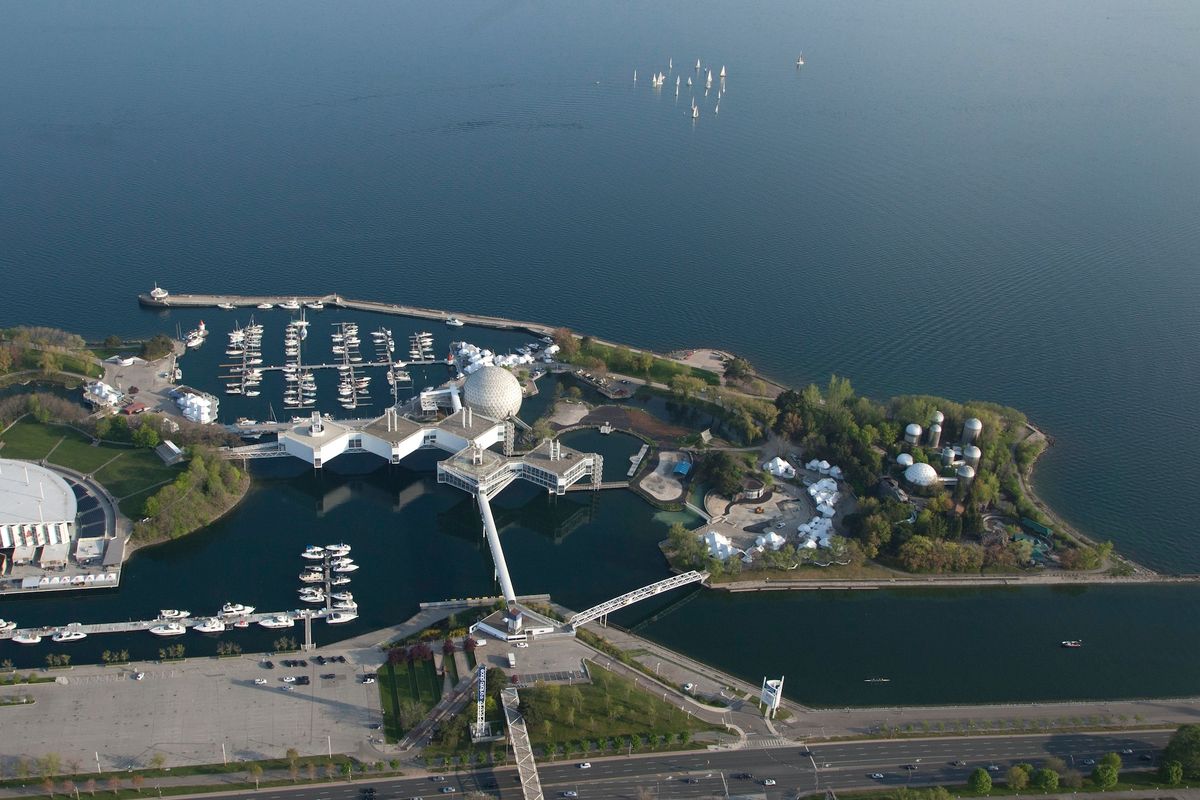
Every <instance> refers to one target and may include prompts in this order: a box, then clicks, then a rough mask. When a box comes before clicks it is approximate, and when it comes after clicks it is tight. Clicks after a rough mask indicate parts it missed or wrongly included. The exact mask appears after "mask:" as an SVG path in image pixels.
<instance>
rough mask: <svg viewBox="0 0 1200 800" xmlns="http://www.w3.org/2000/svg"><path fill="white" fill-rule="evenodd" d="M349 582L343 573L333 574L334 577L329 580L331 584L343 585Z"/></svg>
mask: <svg viewBox="0 0 1200 800" xmlns="http://www.w3.org/2000/svg"><path fill="white" fill-rule="evenodd" d="M349 582H350V579H349V578H348V577H346V576H345V575H338V576H335V577H334V579H333V580H331V581H330V582H329V583H330V585H332V586H345V585H346V584H347V583H349Z"/></svg>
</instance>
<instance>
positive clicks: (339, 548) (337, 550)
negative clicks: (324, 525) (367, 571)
mask: <svg viewBox="0 0 1200 800" xmlns="http://www.w3.org/2000/svg"><path fill="white" fill-rule="evenodd" d="M325 549H326V550H327V551H329V554H330V555H331V556H344V555H346V553H349V552H350V545H348V544H346V543H345V542H341V543H339V544H327V545H325Z"/></svg>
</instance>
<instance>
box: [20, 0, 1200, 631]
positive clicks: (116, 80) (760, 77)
mask: <svg viewBox="0 0 1200 800" xmlns="http://www.w3.org/2000/svg"><path fill="white" fill-rule="evenodd" d="M1198 34H1200V9H1197V7H1196V6H1195V5H1194V4H1191V3H1187V2H1184V1H1183V0H1177V1H1176V2H1159V3H1154V4H1152V5H1147V4H1140V3H1132V2H1112V1H1111V0H1108V1H1102V2H1083V0H1074V1H1072V2H1062V3H1054V4H1042V3H1037V2H1033V1H1032V0H1023V1H1021V0H1019V1H1018V2H1012V3H984V4H956V3H951V2H900V3H889V4H878V3H839V2H806V3H800V4H797V3H786V2H764V3H759V4H756V5H754V6H753V7H752V8H747V7H745V6H743V5H739V4H729V3H716V2H708V1H707V0H705V1H703V2H699V3H696V2H687V3H684V2H660V3H655V4H652V5H648V6H636V5H635V6H613V5H612V4H607V3H588V2H583V3H573V4H570V5H569V6H559V5H554V4H551V3H546V2H528V3H521V4H515V5H514V4H503V3H485V2H467V3H463V4H459V5H457V6H453V7H445V6H438V5H436V4H435V5H427V4H418V3H412V2H351V3H344V4H339V5H337V6H328V5H325V4H321V3H316V2H297V3H281V2H275V3H257V4H252V5H245V4H238V3H232V2H215V3H196V2H184V3H175V4H157V3H152V2H123V1H122V0H117V2H112V3H108V4H105V5H104V6H96V5H91V4H86V3H80V2H74V3H68V2H46V3H37V4H14V5H10V6H8V7H6V8H5V13H4V25H2V26H0V241H3V243H4V246H3V247H2V248H0V277H2V278H3V285H4V292H5V297H6V299H8V301H9V302H7V303H6V304H5V305H4V306H3V310H2V311H0V325H9V324H14V323H18V322H27V323H46V324H54V325H60V326H63V327H67V328H70V329H73V330H78V331H81V332H83V333H86V334H89V335H96V336H100V335H104V334H107V333H114V332H115V333H118V334H122V335H129V334H145V333H152V332H155V331H157V330H162V329H167V330H173V329H174V323H175V321H176V320H175V318H174V317H173V316H172V317H168V318H166V319H164V318H160V317H159V316H158V315H156V314H153V313H149V312H141V311H139V310H138V309H137V308H136V306H135V305H134V300H133V296H134V294H135V293H136V292H138V291H145V290H146V289H148V288H149V286H150V285H151V284H152V283H153V282H155V281H157V282H159V283H160V284H163V285H165V286H166V287H167V288H168V289H171V290H174V291H230V292H297V293H299V292H308V291H330V290H337V291H340V292H342V293H344V294H347V295H352V296H364V297H373V298H378V299H381V300H390V301H396V302H412V303H420V304H426V305H431V306H437V307H444V308H449V309H462V310H471V311H479V312H485V313H496V314H503V315H510V316H517V317H526V318H534V319H540V320H544V321H547V322H552V323H562V324H569V325H573V326H575V327H577V328H579V329H581V330H586V331H588V332H592V333H595V334H598V335H603V336H606V337H609V338H614V339H619V340H622V341H628V342H630V343H632V344H635V345H644V346H650V347H654V348H657V349H662V350H666V349H670V348H673V347H679V346H696V345H714V346H718V347H723V348H726V349H729V350H733V351H736V352H739V353H741V354H744V355H746V356H747V357H748V358H750V359H751V360H752V361H753V362H755V363H756V364H757V365H759V366H760V368H762V369H763V370H764V371H765V372H767V373H769V374H771V375H773V376H775V377H777V378H780V379H782V380H785V381H788V382H792V383H801V382H805V381H808V380H818V381H824V380H825V379H826V378H827V376H828V375H829V374H830V373H832V372H837V373H838V374H843V375H847V376H849V377H850V378H851V379H852V380H853V381H854V383H855V385H856V386H857V387H858V388H859V389H860V390H861V391H864V392H866V393H869V394H872V395H875V396H881V397H882V396H886V395H890V394H894V393H900V392H931V393H938V394H944V395H947V396H950V397H952V398H955V399H959V400H965V399H972V398H977V399H988V400H995V401H998V402H1002V403H1006V404H1010V405H1014V406H1017V407H1019V408H1021V409H1023V410H1025V411H1026V412H1027V413H1028V414H1029V415H1030V417H1031V418H1032V419H1033V420H1034V421H1036V422H1037V423H1039V424H1040V425H1042V426H1043V427H1044V428H1046V429H1047V430H1048V431H1049V432H1050V433H1051V434H1052V435H1053V436H1054V437H1055V439H1056V445H1055V447H1054V448H1053V449H1052V450H1051V451H1050V452H1049V454H1048V455H1047V456H1046V457H1045V458H1044V459H1043V462H1042V463H1041V465H1040V467H1039V471H1038V474H1037V486H1038V489H1039V492H1040V493H1041V494H1042V495H1043V496H1044V497H1045V498H1046V499H1047V500H1048V501H1050V502H1051V503H1052V504H1053V505H1054V507H1055V508H1056V509H1058V510H1059V511H1060V512H1062V513H1063V514H1064V515H1065V516H1066V517H1067V518H1068V519H1069V520H1070V521H1071V522H1073V523H1074V524H1076V525H1077V526H1079V527H1080V528H1081V529H1082V530H1084V531H1085V532H1087V533H1089V534H1091V535H1093V536H1095V537H1098V538H1112V539H1113V540H1114V541H1115V542H1116V543H1117V545H1118V547H1119V548H1120V549H1121V550H1123V551H1125V552H1128V553H1129V554H1131V555H1133V556H1134V557H1135V558H1138V559H1141V560H1143V561H1145V562H1147V563H1148V564H1150V565H1152V566H1156V567H1161V568H1167V569H1172V570H1184V571H1188V570H1200V540H1198V539H1197V538H1196V537H1195V536H1194V533H1193V527H1194V526H1193V525H1192V522H1191V520H1192V513H1191V508H1190V503H1189V499H1190V495H1189V492H1188V491H1187V487H1190V486H1192V485H1195V484H1196V482H1197V480H1198V479H1200V468H1198V467H1197V462H1196V460H1195V459H1194V458H1193V456H1192V454H1193V453H1194V452H1197V451H1198V450H1200V428H1197V427H1196V426H1194V425H1192V424H1191V422H1190V418H1191V415H1192V411H1193V409H1194V408H1196V407H1197V406H1198V405H1200V381H1197V378H1196V374H1197V372H1196V353H1197V345H1200V324H1198V322H1197V316H1196V314H1195V308H1196V300H1197V289H1198V284H1200V272H1198V271H1197V269H1196V264H1197V263H1200V223H1198V222H1197V215H1196V213H1195V208H1196V205H1195V188H1196V186H1197V185H1200V149H1198V148H1196V146H1195V142H1196V141H1197V140H1198V139H1200V88H1198V87H1200V81H1197V76H1200V52H1198V51H1197V49H1196V47H1195V41H1196V40H1197V36H1198ZM799 50H803V51H804V54H805V58H806V60H807V62H808V64H807V66H805V67H804V68H803V70H801V71H800V72H797V71H796V69H795V67H794V66H792V64H793V62H794V60H795V57H796V54H797V52H798V51H799ZM668 57H673V58H674V61H675V65H676V70H675V72H678V71H679V68H683V73H682V74H684V75H688V74H692V73H691V70H690V69H689V68H688V67H689V65H691V64H694V62H695V59H696V58H697V57H700V58H702V59H703V60H704V62H705V63H706V64H710V63H711V64H712V65H714V66H715V67H719V66H720V65H721V64H725V65H726V66H727V67H728V69H729V79H728V81H727V85H726V90H727V91H726V93H725V94H724V95H723V97H722V99H721V109H720V114H719V116H717V115H714V113H713V109H714V107H715V95H710V97H708V98H702V97H701V98H699V99H700V104H701V106H702V114H701V117H700V119H699V120H697V121H696V122H695V123H694V124H693V122H692V121H691V119H690V118H689V114H688V113H687V109H688V108H689V106H690V97H689V95H688V93H687V92H686V91H685V93H684V94H683V96H682V97H681V98H680V100H679V101H678V102H676V100H675V99H674V98H673V96H672V95H673V92H672V90H671V88H669V87H668V88H667V89H665V90H664V91H662V92H661V93H655V92H654V91H653V90H651V89H650V88H649V86H648V81H647V76H648V75H649V74H650V72H651V71H652V70H655V69H659V68H661V69H664V70H665V68H666V60H667V58H668ZM634 68H637V69H638V70H639V75H640V77H641V81H640V82H639V83H638V84H637V85H636V86H635V85H634V84H633V82H632V80H631V78H632V71H633V69H634ZM673 75H674V73H672V79H671V80H670V81H669V84H672V85H673ZM701 94H702V93H701ZM214 313H215V312H214ZM279 324H282V317H280V322H279ZM397 327H399V326H398V325H397ZM438 333H439V335H441V332H438ZM201 357H207V356H204V355H203V354H198V355H197V358H201ZM184 370H185V379H187V377H188V375H187V373H188V367H187V366H186V363H185V368H184ZM431 380H432V376H431ZM234 405H236V404H231V405H230V406H228V410H229V412H230V413H231V414H232V413H234V412H235V411H236V409H235V408H234ZM277 411H278V409H277ZM247 415H248V416H256V417H260V416H262V412H261V411H258V412H256V413H248V414H247ZM1093 596H1096V597H1103V598H1107V599H1106V600H1105V601H1104V602H1107V603H1118V602H1120V601H1119V600H1118V599H1117V598H1116V597H1115V596H1112V595H1108V594H1105V593H1101V594H1099V595H1093ZM1154 597H1155V598H1158V599H1156V600H1155V602H1156V603H1158V604H1159V605H1158V606H1156V608H1158V609H1159V610H1158V612H1155V613H1157V614H1159V615H1161V616H1168V615H1169V614H1170V613H1171V611H1170V609H1171V608H1172V607H1173V604H1175V603H1176V602H1177V601H1176V600H1175V599H1173V598H1176V597H1178V595H1175V594H1172V593H1171V591H1169V590H1164V592H1163V594H1161V595H1154ZM793 602H805V601H804V600H803V599H801V600H796V601H793ZM878 602H883V601H882V600H880V601H878ZM889 602H891V601H889ZM1178 602H1180V603H1182V602H1184V601H1183V600H1179V601H1178ZM695 605H696V604H695V603H692V604H688V605H686V606H684V607H682V608H681V609H680V610H679V611H678V612H676V614H677V615H679V616H680V617H682V616H684V615H688V614H692V613H697V612H693V611H691V610H689V609H692V608H693V607H694V606H695ZM1098 605H1100V606H1102V605H1103V603H1099V602H1098ZM931 608H932V607H931ZM922 613H924V614H934V613H936V612H935V611H933V610H931V609H930V608H925V609H923V610H922ZM997 613H998V612H997ZM1152 616H1153V614H1152ZM1063 635H1065V633H1064V634H1063Z"/></svg>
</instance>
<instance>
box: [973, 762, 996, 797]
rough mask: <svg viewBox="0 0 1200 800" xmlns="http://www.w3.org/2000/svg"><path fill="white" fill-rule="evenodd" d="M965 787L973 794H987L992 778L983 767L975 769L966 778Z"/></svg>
mask: <svg viewBox="0 0 1200 800" xmlns="http://www.w3.org/2000/svg"><path fill="white" fill-rule="evenodd" d="M967 786H969V787H970V788H971V791H972V792H974V793H975V794H987V793H988V792H990V791H991V790H992V776H991V775H989V774H988V771H987V770H986V769H984V768H983V767H976V768H975V771H974V772H972V773H971V777H970V778H967Z"/></svg>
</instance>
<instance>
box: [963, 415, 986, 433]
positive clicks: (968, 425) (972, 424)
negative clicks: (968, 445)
mask: <svg viewBox="0 0 1200 800" xmlns="http://www.w3.org/2000/svg"><path fill="white" fill-rule="evenodd" d="M963 428H964V429H965V430H968V431H975V432H976V433H979V432H980V431H982V430H983V423H982V422H980V421H979V420H978V419H976V418H975V417H971V418H970V419H969V420H967V421H966V422H964V423H963Z"/></svg>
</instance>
